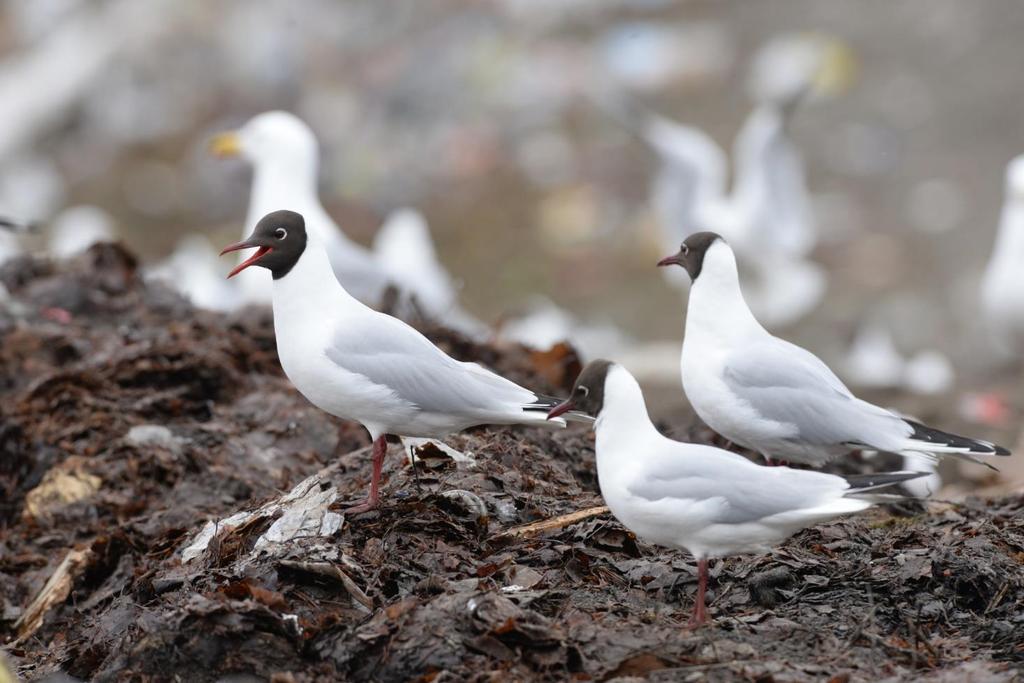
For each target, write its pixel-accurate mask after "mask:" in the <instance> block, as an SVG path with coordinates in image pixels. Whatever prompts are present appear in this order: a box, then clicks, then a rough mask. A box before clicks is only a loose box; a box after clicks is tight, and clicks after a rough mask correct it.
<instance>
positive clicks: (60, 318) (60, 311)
mask: <svg viewBox="0 0 1024 683" xmlns="http://www.w3.org/2000/svg"><path fill="white" fill-rule="evenodd" d="M39 315H41V316H42V317H43V318H44V319H45V320H49V321H51V322H55V323H60V324H61V325H70V324H71V313H70V312H68V310H67V309H64V308H58V307H56V306H51V307H49V308H44V309H43V310H41V311H39Z"/></svg>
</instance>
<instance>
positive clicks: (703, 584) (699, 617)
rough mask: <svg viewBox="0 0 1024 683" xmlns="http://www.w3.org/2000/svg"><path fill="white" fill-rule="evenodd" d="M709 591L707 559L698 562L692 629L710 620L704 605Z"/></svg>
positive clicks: (690, 624) (691, 621)
mask: <svg viewBox="0 0 1024 683" xmlns="http://www.w3.org/2000/svg"><path fill="white" fill-rule="evenodd" d="M707 590H708V561H707V558H701V559H699V560H697V596H696V598H695V599H694V603H693V616H692V617H690V623H689V627H690V628H698V627H699V626H700V625H701V624H703V623H704V622H706V621H707V620H708V609H707V607H706V606H705V605H704V594H705V593H707Z"/></svg>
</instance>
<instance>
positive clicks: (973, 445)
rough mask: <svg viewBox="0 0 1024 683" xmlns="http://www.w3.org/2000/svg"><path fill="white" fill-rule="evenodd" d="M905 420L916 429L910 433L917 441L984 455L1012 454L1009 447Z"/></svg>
mask: <svg viewBox="0 0 1024 683" xmlns="http://www.w3.org/2000/svg"><path fill="white" fill-rule="evenodd" d="M904 422H906V423H907V424H908V425H910V426H911V427H912V428H913V429H914V433H913V434H911V435H910V438H911V439H915V440H917V441H923V442H925V443H933V444H936V445H940V446H951V447H953V448H963V449H965V450H967V451H968V452H970V453H978V454H982V455H1002V456H1006V455H1011V453H1010V451H1008V450H1007V449H1005V448H1003V447H1002V446H997V445H996V444H994V443H990V442H988V441H981V440H979V439H969V438H967V437H966V436H959V435H957V434H950V433H949V432H944V431H941V430H939V429H933V428H932V427H929V426H927V425H923V424H921V423H920V422H915V421H913V420H904Z"/></svg>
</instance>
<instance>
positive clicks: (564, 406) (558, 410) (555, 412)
mask: <svg viewBox="0 0 1024 683" xmlns="http://www.w3.org/2000/svg"><path fill="white" fill-rule="evenodd" d="M575 407H576V404H574V403H573V402H572V399H571V398H567V399H565V400H564V401H562V402H561V403H559V404H558V405H557V406H555V407H554V408H552V409H551V410H550V411H549V412H548V419H549V420H550V419H552V418H555V417H558V416H559V415H564V414H565V413H568V412H569V411H570V410H572V409H573V408H575Z"/></svg>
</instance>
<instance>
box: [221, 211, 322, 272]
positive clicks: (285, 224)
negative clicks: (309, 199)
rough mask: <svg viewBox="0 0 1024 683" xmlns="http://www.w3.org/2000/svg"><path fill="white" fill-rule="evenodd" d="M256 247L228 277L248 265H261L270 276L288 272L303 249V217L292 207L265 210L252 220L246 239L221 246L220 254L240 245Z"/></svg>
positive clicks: (304, 228)
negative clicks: (258, 217) (289, 209)
mask: <svg viewBox="0 0 1024 683" xmlns="http://www.w3.org/2000/svg"><path fill="white" fill-rule="evenodd" d="M253 248H255V249H256V253H255V254H253V255H252V256H250V257H249V258H247V259H246V260H245V261H242V262H241V263H239V264H238V265H237V266H236V267H235V269H234V270H232V271H231V272H230V273H228V277H229V278H230V277H234V276H235V275H238V274H239V273H241V272H242V271H243V270H245V269H246V268H248V267H249V266H263V267H264V268H266V269H267V270H269V271H270V272H271V274H272V275H273V276H274V279H275V280H277V279H278V278H282V277H284V276H285V275H287V274H288V271H290V270H291V269H292V268H293V267H294V266H295V264H296V263H297V262H298V260H299V257H300V256H302V252H303V251H305V249H306V221H305V220H303V218H302V216H301V215H300V214H297V213H295V212H294V211H274V212H272V213H268V214H267V215H266V216H264V217H263V218H261V219H260V222H259V223H257V224H256V227H255V228H254V229H253V231H252V234H251V235H249V239H247V240H243V241H242V242H236V243H235V244H231V245H228V246H226V247H224V251H222V252H220V255H221V256H223V255H224V254H226V253H228V252H230V251H238V250H240V249H253Z"/></svg>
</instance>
